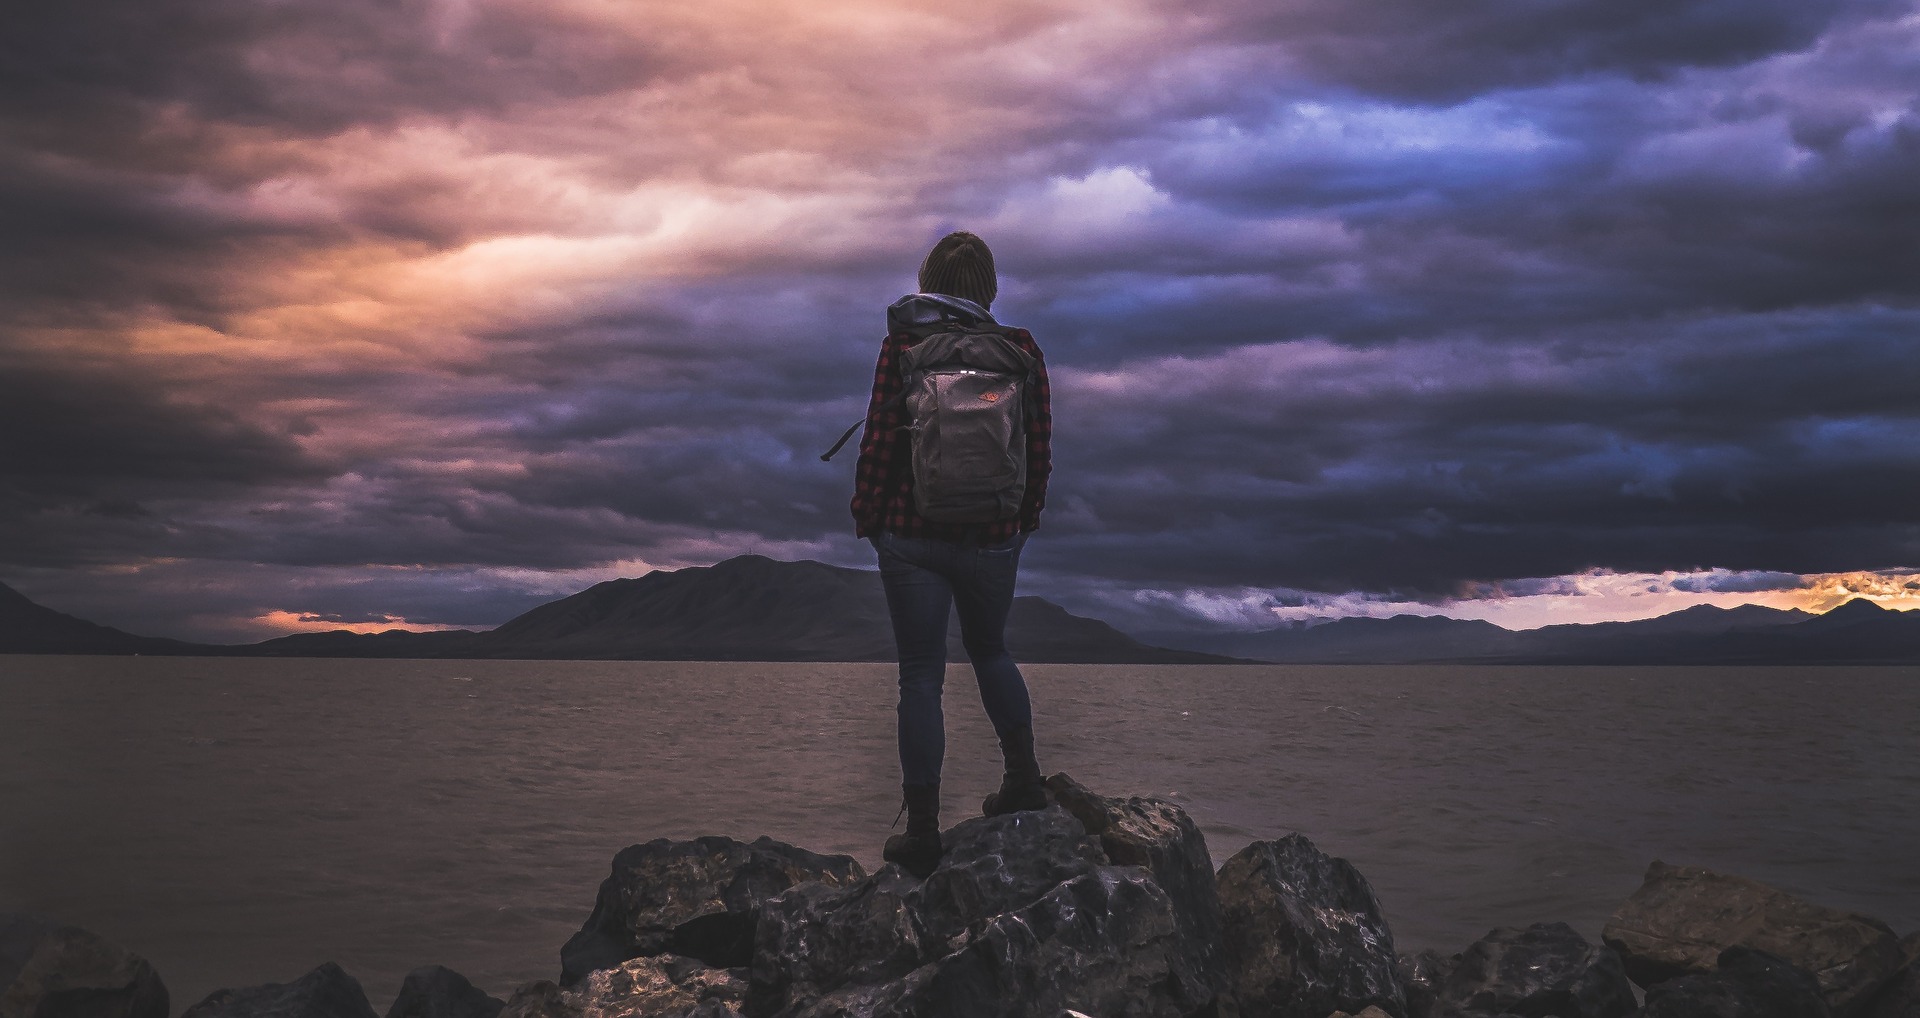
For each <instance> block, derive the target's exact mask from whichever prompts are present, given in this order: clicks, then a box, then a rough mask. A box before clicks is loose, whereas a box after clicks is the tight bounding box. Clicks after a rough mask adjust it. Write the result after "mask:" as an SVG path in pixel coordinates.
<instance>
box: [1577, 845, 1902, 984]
mask: <svg viewBox="0 0 1920 1018" xmlns="http://www.w3.org/2000/svg"><path fill="white" fill-rule="evenodd" d="M1601 936H1602V939H1603V940H1605V942H1606V943H1607V945H1608V946H1609V947H1612V948H1613V949H1614V950H1615V951H1618V952H1619V953H1620V958H1621V961H1622V962H1623V963H1624V964H1625V966H1626V971H1627V974H1628V975H1629V976H1631V977H1632V978H1633V981H1634V982H1636V983H1639V984H1640V985H1642V986H1648V987H1651V986H1653V985H1655V984H1657V983H1660V982H1662V981H1665V980H1669V979H1674V978H1678V977H1680V976H1683V975H1687V974H1690V973H1708V972H1716V971H1718V969H1719V958H1720V955H1721V952H1723V951H1725V950H1726V949H1727V948H1730V947H1745V948H1751V949H1753V950H1755V951H1761V952H1765V953H1767V954H1771V955H1774V956H1776V957H1778V958H1780V959H1782V960H1783V961H1785V962H1786V963H1787V964H1789V965H1792V966H1794V967H1795V968H1799V969H1802V970H1805V971H1807V972H1810V973H1812V974H1813V976H1814V978H1816V979H1818V980H1819V981H1820V989H1821V992H1822V994H1824V996H1825V998H1826V1001H1827V1005H1828V1006H1829V1007H1831V1008H1832V1009H1833V1011H1834V1013H1836V1014H1848V1013H1851V1012H1852V1011H1854V1010H1855V1009H1856V1008H1858V1007H1859V1006H1860V1005H1861V1004H1863V1003H1865V1001H1866V1000H1867V999H1868V998H1870V997H1871V996H1872V995H1873V994H1874V993H1875V992H1876V991H1878V990H1879V989H1880V987H1881V986H1882V985H1883V984H1884V983H1886V982H1887V981H1888V980H1889V979H1891V978H1892V977H1893V975H1894V973H1895V972H1897V971H1899V969H1900V967H1901V965H1902V964H1903V962H1904V958H1903V955H1902V952H1901V949H1900V942H1899V938H1898V937H1896V936H1895V935H1894V932H1893V930H1891V929H1889V928H1888V927H1887V925H1886V924H1885V923H1883V922H1880V921H1879V920H1877V919H1873V918H1870V917H1867V916H1863V915H1858V914H1856V913H1852V912H1844V911H1841V910H1839V909H1833V908H1826V907H1823V906H1820V905H1814V904H1810V903H1808V902H1805V901H1801V900H1800V899H1798V898H1795V897H1793V896H1792V895H1789V894H1787V893H1786V892H1784V891H1780V890H1777V889H1775V888H1772V887H1769V886H1767V885H1766V884H1763V883H1760V882H1759V881H1757V880H1748V879H1746V878H1744V877H1734V876H1725V875H1722V874H1719V873H1714V872H1712V871H1710V870H1706V869H1702V868H1700V867H1697V866H1669V865H1667V864H1666V863H1663V862H1655V863H1654V864H1653V865H1651V866H1649V867H1648V868H1647V875H1646V878H1645V881H1644V882H1643V883H1642V884H1641V886H1640V889H1639V890H1637V891H1635V892H1633V894H1632V896H1631V897H1629V898H1628V899H1627V900H1626V902H1625V903H1623V904H1622V905H1621V906H1620V908H1619V909H1618V910H1616V911H1615V912H1614V914H1613V918H1612V919H1611V920H1609V921H1608V922H1607V925H1606V928H1605V930H1603V931H1602V934H1601Z"/></svg>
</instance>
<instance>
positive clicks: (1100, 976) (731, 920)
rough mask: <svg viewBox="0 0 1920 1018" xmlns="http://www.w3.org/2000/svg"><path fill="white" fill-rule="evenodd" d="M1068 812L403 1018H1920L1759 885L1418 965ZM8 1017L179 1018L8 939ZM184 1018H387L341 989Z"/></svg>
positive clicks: (660, 885)
mask: <svg viewBox="0 0 1920 1018" xmlns="http://www.w3.org/2000/svg"><path fill="white" fill-rule="evenodd" d="M1048 785H1049V791H1050V793H1051V797H1052V799H1053V801H1054V803H1055V804H1054V805H1051V806H1049V807H1048V808H1046V809H1043V810H1037V811H1033V812H1029V813H1017V814H1012V815H1009V816H1003V817H973V818H969V819H966V820H962V821H961V822H959V823H957V824H955V825H953V826H952V827H951V828H949V829H948V830H947V831H946V832H945V834H944V837H945V839H946V844H947V845H948V852H947V855H946V856H945V857H944V858H943V859H942V860H941V862H940V864H939V866H937V867H936V868H935V869H934V871H933V872H932V873H931V874H929V875H928V877H927V878H926V879H925V880H919V879H916V878H914V877H913V876H912V875H910V874H908V873H906V872H905V871H904V870H902V869H900V868H899V867H898V866H894V865H886V866H882V867H881V868H880V869H879V870H878V871H876V872H874V873H871V874H869V873H866V872H865V871H864V870H862V868H861V867H860V865H859V864H858V863H857V862H855V861H854V860H853V859H851V858H850V857H847V856H827V855H818V854H816V853H813V852H808V851H806V850H805V849H801V848H797V847H795V846H792V845H787V844H784V843H781V842H777V841H773V840H772V839H769V838H761V839H759V840H757V841H754V842H752V843H742V842H739V841H735V840H733V839H731V838H717V837H707V838H696V839H693V840H691V841H680V842H675V841H668V840H666V839H658V840H655V841H652V842H647V843H645V844H642V845H634V846H630V847H628V848H626V849H623V850H621V851H620V852H619V853H618V854H616V855H615V857H614V861H613V866H612V870H611V873H610V874H609V876H608V877H607V879H606V880H605V881H603V882H602V883H601V885H600V888H599V892H598V894H597V895H596V897H595V900H594V904H593V908H592V911H591V912H590V913H589V915H588V916H587V919H586V921H585V922H584V923H583V924H582V927H581V929H580V931H579V932H578V933H576V934H575V935H574V936H573V937H572V938H570V939H569V940H568V942H567V944H566V945H565V946H564V947H563V948H562V950H561V960H562V965H561V971H560V973H559V976H560V978H559V980H558V981H549V980H539V981H536V982H533V983H528V984H526V985H523V986H521V987H519V988H518V989H517V990H515V991H514V992H513V994H511V996H510V999H508V1000H506V1001H501V1000H499V999H497V998H494V997H490V996H488V995H487V994H485V993H483V992H482V991H480V990H479V989H477V988H475V987H474V986H473V985H472V984H471V983H470V982H468V981H467V980H466V978H465V977H463V976H461V975H460V974H459V973H457V972H454V971H452V970H451V969H446V968H443V967H440V966H423V967H421V968H418V969H415V970H413V971H412V972H411V973H409V974H408V976H407V978H406V981H405V983H404V984H403V985H402V987H401V990H400V993H399V995H398V996H397V997H396V999H395V1000H394V1002H393V1004H392V1006H391V1007H390V1008H389V1009H388V1011H387V1016H386V1018H889V1016H897V1018H974V1016H986V1015H994V1016H1010V1018H1023V1016H1030V1018H1059V1016H1061V1015H1080V1016H1083V1018H1329V1016H1353V1015H1362V1016H1365V1018H1498V1016H1501V1015H1533V1016H1539V1015H1558V1016H1560V1018H1705V1016H1714V1018H1718V1016H1726V1018H1773V1016H1775V1015H1779V1016H1783V1018H1784V1016H1789V1015H1792V1016H1800V1018H1823V1016H1831V1018H1920V933H1914V934H1911V935H1909V936H1908V937H1907V938H1906V939H1905V940H1904V941H1902V940H1899V939H1898V938H1896V937H1894V935H1893V932H1892V931H1891V930H1890V929H1889V928H1887V926H1886V925H1885V924H1884V923H1880V922H1879V921H1878V920H1875V919H1872V918H1870V917H1867V916H1860V915H1857V914H1853V913H1847V912H1842V911H1840V910H1835V909H1827V908H1824V907H1822V906H1818V905H1813V904H1810V903H1808V902H1804V901H1800V900H1799V899H1796V898H1793V897H1792V896H1790V895H1787V894H1786V893H1785V892H1782V891H1780V890H1778V889H1776V888H1772V887H1768V886H1767V885H1765V884H1761V883H1759V882H1757V881H1752V880H1746V879H1743V878H1739V877H1731V876H1724V875H1721V874H1715V873H1712V872H1710V871H1707V870H1703V869H1699V868H1697V867H1677V866H1667V865H1666V864H1664V863H1660V862H1655V863H1654V864H1652V866H1651V867H1649V869H1648V873H1647V879H1646V881H1645V883H1644V884H1643V885H1642V887H1641V888H1640V889H1639V890H1638V891H1636V892H1634V894H1633V895H1632V896H1630V897H1629V898H1628V899H1627V900H1626V901H1625V902H1623V903H1622V905H1621V906H1620V909H1619V910H1618V911H1617V912H1616V913H1615V915H1614V917H1613V920H1612V921H1610V922H1609V923H1608V924H1607V927H1606V930H1605V932H1604V934H1603V937H1602V943H1601V944H1598V945H1596V944H1592V943H1589V942H1588V941H1587V940H1586V939H1585V938H1584V937H1582V936H1581V935H1580V934H1579V933H1577V932H1576V931H1574V930H1573V929H1572V928H1571V927H1569V926H1567V925H1565V924H1563V923H1535V924H1533V925H1532V926H1529V927H1526V928H1524V929H1521V928H1501V929H1496V930H1493V931H1491V932H1489V933H1488V934H1487V936H1485V937H1483V938H1481V939H1480V940H1478V941H1476V942H1475V943H1473V944H1470V945H1467V946H1466V947H1465V948H1464V949H1463V950H1461V951H1460V952H1459V953H1456V954H1452V955H1448V954H1444V953H1442V952H1439V951H1432V950H1428V951H1422V952H1420V953H1418V954H1415V955H1396V954H1395V952H1394V942H1393V935H1392V931H1391V930H1390V929H1389V928H1388V926H1387V923H1386V921H1385V919H1384V918H1383V917H1382V913H1381V909H1380V904H1379V902H1378V901H1377V900H1376V899H1375V897H1374V894H1373V890H1372V887H1371V885H1370V884H1369V883H1368V882H1367V880H1366V878H1365V877H1364V876H1362V875H1361V874H1360V873H1359V872H1358V871H1357V870H1355V869H1354V868H1353V867H1352V866H1351V864H1349V863H1347V862H1346V861H1345V860H1342V859H1337V858H1333V857H1330V856H1327V855H1326V854H1325V853H1323V852H1321V851H1320V850H1319V849H1318V848H1316V847H1315V846H1314V845H1313V843H1312V842H1311V841H1310V840H1308V839H1307V838H1306V837H1305V836H1303V835H1300V834H1292V835H1288V836H1287V837H1284V838H1281V839H1278V840H1274V841H1264V842H1255V843H1253V844H1251V845H1249V846H1247V848H1246V849H1244V850H1243V851H1241V852H1240V853H1238V854H1236V855H1235V856H1234V857H1233V858H1232V859H1230V860H1228V861H1227V863H1226V864H1225V865H1223V866H1222V867H1221V868H1220V870H1219V871H1218V872H1217V873H1216V872H1214V871H1213V869H1212V867H1211V863H1210V857H1209V855H1208V853H1207V848H1206V840H1205V838H1204V837H1203V836H1202V835H1201V832H1200V830H1199V828H1198V826H1197V825H1195V824H1194V822H1193V821H1192V819H1191V818H1190V817H1188V816H1187V815H1186V813H1185V812H1184V811H1183V810H1181V809H1180V808H1179V806H1177V805H1175V804H1173V803H1171V802H1168V801H1166V800H1163V799H1157V798H1151V797H1139V796H1135V797H1126V798H1119V797H1110V796H1103V795H1100V794H1098V793H1096V792H1093V791H1091V790H1089V789H1087V788H1085V787H1084V786H1082V785H1080V784H1079V783H1077V782H1075V781H1074V780H1073V779H1072V778H1071V777H1069V776H1067V775H1064V774H1056V775H1054V776H1053V777H1052V778H1050V779H1049V781H1048ZM1630 979H1631V980H1632V981H1633V982H1637V983H1639V985H1641V986H1642V987H1644V988H1645V991H1646V992H1645V1001H1644V1003H1636V1002H1635V998H1634V993H1633V989H1632V985H1631V984H1630V982H1629V980H1630ZM0 1018H168V1012H167V997H166V991H165V987H164V985H163V984H161V982H160V978H159V975H158V974H157V973H155V972H153V970H152V967H151V966H150V965H148V964H147V963H146V962H145V961H144V960H143V959H140V958H139V957H138V956H136V955H133V954H131V953H129V952H126V951H124V950H122V949H120V948H117V947H115V946H113V945H111V944H107V943H106V942H105V941H102V940H100V939H99V938H98V937H95V936H94V935H92V934H90V933H87V932H86V931H84V930H79V929H76V928H73V927H61V926H57V925H56V924H53V923H50V922H47V921H45V920H41V919H35V918H32V917H28V916H21V915H9V914H0ZM180 1018H377V1016H376V1014H375V1012H374V1010H373V1008H372V1007H371V1005H370V1004H369V1003H368V1002H367V999H366V994H365V992H364V991H363V990H362V989H361V986H360V984H359V983H358V982H357V981H356V980H354V978H353V977H352V976H350V975H348V974H347V973H346V972H345V971H343V970H342V969H341V968H340V967H339V966H338V965H335V964H333V963H331V962H329V963H326V964H323V965H321V966H319V967H317V968H315V969H313V970H312V971H310V972H308V973H306V974H305V975H303V976H301V977H300V978H298V979H296V980H294V981H293V982H290V983H285V984H274V983H266V984H260V985H257V986H248V987H242V988H239V989H221V990H217V991H215V992H213V993H211V994H209V995H208V996H207V997H206V998H205V999H203V1000H201V1001H200V1002H198V1003H196V1004H194V1005H193V1006H192V1007H190V1008H188V1009H186V1011H185V1012H183V1013H182V1014H181V1015H180Z"/></svg>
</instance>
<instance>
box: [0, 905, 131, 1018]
mask: <svg viewBox="0 0 1920 1018" xmlns="http://www.w3.org/2000/svg"><path fill="white" fill-rule="evenodd" d="M168 1006H169V1002H168V999H167V988H166V985H165V984H163V983H162V982H161V981H160V975H159V973H157V972H155V971H154V970H153V966H152V965H150V964H148V963H147V960H146V959H145V958H142V957H140V956H139V955H137V954H134V953H133V952H131V951H128V950H126V949H125V948H122V947H118V946H116V945H114V944H111V943H109V942H107V941H106V940H103V939H101V938H100V937H98V936H95V935H94V934H92V933H89V932H87V931H86V930H83V929H80V928H79V927H76V926H61V925H59V924H57V923H52V922H48V921H47V920H44V919H39V918H36V917H33V916H28V915H22V914H19V913H15V912H7V913H0V1018H167V1010H168Z"/></svg>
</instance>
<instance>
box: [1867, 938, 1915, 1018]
mask: <svg viewBox="0 0 1920 1018" xmlns="http://www.w3.org/2000/svg"><path fill="white" fill-rule="evenodd" d="M1900 949H1901V951H1902V952H1903V953H1904V954H1905V956H1906V961H1907V965H1906V967H1905V968H1903V969H1901V970H1900V971H1899V972H1897V973H1895V974H1894V977H1893V978H1892V979H1889V980H1887V985H1885V986H1882V987H1881V988H1880V992H1878V993H1876V994H1874V995H1873V999H1871V1000H1869V1001H1868V1002H1867V1003H1866V1005H1865V1006H1864V1007H1863V1008H1862V1009H1861V1011H1860V1014H1861V1016H1862V1018H1920V932H1914V933H1909V934H1907V935H1906V937H1905V938H1904V939H1902V940H1901V941H1900Z"/></svg>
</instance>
